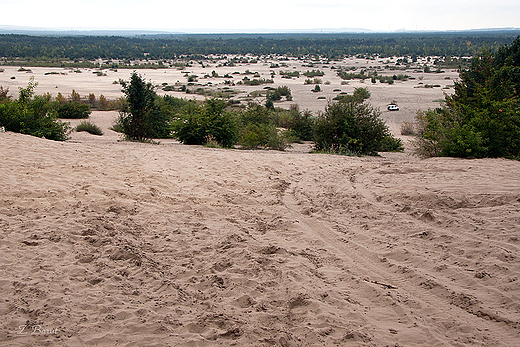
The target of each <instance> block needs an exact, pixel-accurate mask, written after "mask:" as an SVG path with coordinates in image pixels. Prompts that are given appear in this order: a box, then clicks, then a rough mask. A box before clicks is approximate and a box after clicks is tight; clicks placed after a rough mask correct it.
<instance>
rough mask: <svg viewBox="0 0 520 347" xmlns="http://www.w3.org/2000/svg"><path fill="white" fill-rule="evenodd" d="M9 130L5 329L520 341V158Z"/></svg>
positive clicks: (75, 342)
mask: <svg viewBox="0 0 520 347" xmlns="http://www.w3.org/2000/svg"><path fill="white" fill-rule="evenodd" d="M116 116H117V113H115V112H94V113H93V115H92V117H91V118H92V120H93V121H94V122H95V123H97V124H100V125H101V126H102V127H103V128H104V131H105V135H103V136H102V137H98V136H95V135H90V134H87V133H74V134H73V137H72V139H71V140H70V141H68V142H64V143H60V142H53V141H48V140H44V139H39V138H36V137H30V136H26V135H20V134H14V133H9V132H6V133H0V148H1V150H0V152H1V154H2V155H1V157H2V163H1V164H0V191H1V195H0V227H1V234H0V290H1V293H2V298H1V299H0V313H1V314H0V344H1V345H2V346H44V345H48V346H91V345H99V346H116V345H118V346H219V345H220V346H233V345H234V346H335V345H338V346H469V345H471V346H475V345H476V346H518V345H520V334H519V333H520V297H519V296H520V286H519V277H520V254H519V249H520V229H519V227H518V225H519V221H520V163H519V162H516V161H508V160H503V159H484V160H463V159H450V158H434V159H427V160H420V159H417V158H415V157H413V156H410V155H409V153H408V151H407V152H406V153H383V154H382V156H381V157H363V158H357V157H345V156H334V155H324V154H310V153H307V152H308V150H309V146H310V145H309V144H304V145H296V146H294V147H293V148H291V149H290V150H288V151H286V152H277V151H244V150H223V149H211V148H205V147H199V146H184V145H181V144H179V143H176V142H175V141H163V142H161V143H160V144H159V145H154V144H142V143H129V142H124V141H118V140H119V137H118V135H117V134H116V133H114V132H112V131H110V130H108V126H110V125H111V123H112V121H113V119H114V117H116Z"/></svg>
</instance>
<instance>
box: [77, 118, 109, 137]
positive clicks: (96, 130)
mask: <svg viewBox="0 0 520 347" xmlns="http://www.w3.org/2000/svg"><path fill="white" fill-rule="evenodd" d="M76 131H77V132H80V131H86V132H88V133H91V134H92V135H99V136H101V135H103V131H102V130H101V128H100V127H98V126H97V125H95V124H94V123H92V122H91V121H88V120H84V121H82V122H81V123H79V124H78V125H77V126H76Z"/></svg>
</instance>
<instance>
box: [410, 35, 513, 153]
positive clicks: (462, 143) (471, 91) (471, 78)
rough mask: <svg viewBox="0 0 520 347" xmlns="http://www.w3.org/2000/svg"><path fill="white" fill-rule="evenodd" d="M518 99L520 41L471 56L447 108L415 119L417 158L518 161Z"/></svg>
mask: <svg viewBox="0 0 520 347" xmlns="http://www.w3.org/2000/svg"><path fill="white" fill-rule="evenodd" d="M519 100H520V36H519V37H517V38H516V40H515V41H514V42H513V43H512V44H511V45H510V46H504V47H501V48H500V49H499V50H498V52H497V53H496V54H493V53H492V52H491V51H489V50H484V51H482V52H481V53H479V54H478V55H477V56H476V57H474V58H473V59H472V61H471V65H470V66H469V68H468V69H467V70H463V71H461V73H460V80H459V81H457V82H455V93H454V94H453V95H451V96H446V108H444V109H441V110H435V111H432V110H429V111H427V112H425V113H419V114H418V116H417V121H418V124H419V125H420V130H421V133H422V135H421V137H420V138H418V139H417V141H416V142H415V147H416V153H417V154H419V155H423V156H430V155H440V156H455V157H478V158H480V157H506V158H516V159H520V102H519ZM432 148H435V150H433V151H432V150H431V149H432Z"/></svg>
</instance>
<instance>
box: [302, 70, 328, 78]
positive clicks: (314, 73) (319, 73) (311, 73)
mask: <svg viewBox="0 0 520 347" xmlns="http://www.w3.org/2000/svg"><path fill="white" fill-rule="evenodd" d="M303 74H304V75H305V76H306V77H309V78H311V77H316V76H320V77H321V76H323V75H325V72H323V71H320V70H314V69H312V70H311V71H309V70H307V71H306V72H304V73H303Z"/></svg>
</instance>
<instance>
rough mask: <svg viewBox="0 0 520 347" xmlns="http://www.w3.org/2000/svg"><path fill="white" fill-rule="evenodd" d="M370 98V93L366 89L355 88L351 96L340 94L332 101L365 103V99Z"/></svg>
mask: <svg viewBox="0 0 520 347" xmlns="http://www.w3.org/2000/svg"><path fill="white" fill-rule="evenodd" d="M368 98H370V91H369V90H368V88H367V87H364V88H361V87H356V88H354V92H353V93H352V95H348V94H341V95H338V96H337V97H335V98H334V100H339V101H341V102H358V103H361V102H363V101H365V100H366V99H368Z"/></svg>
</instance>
